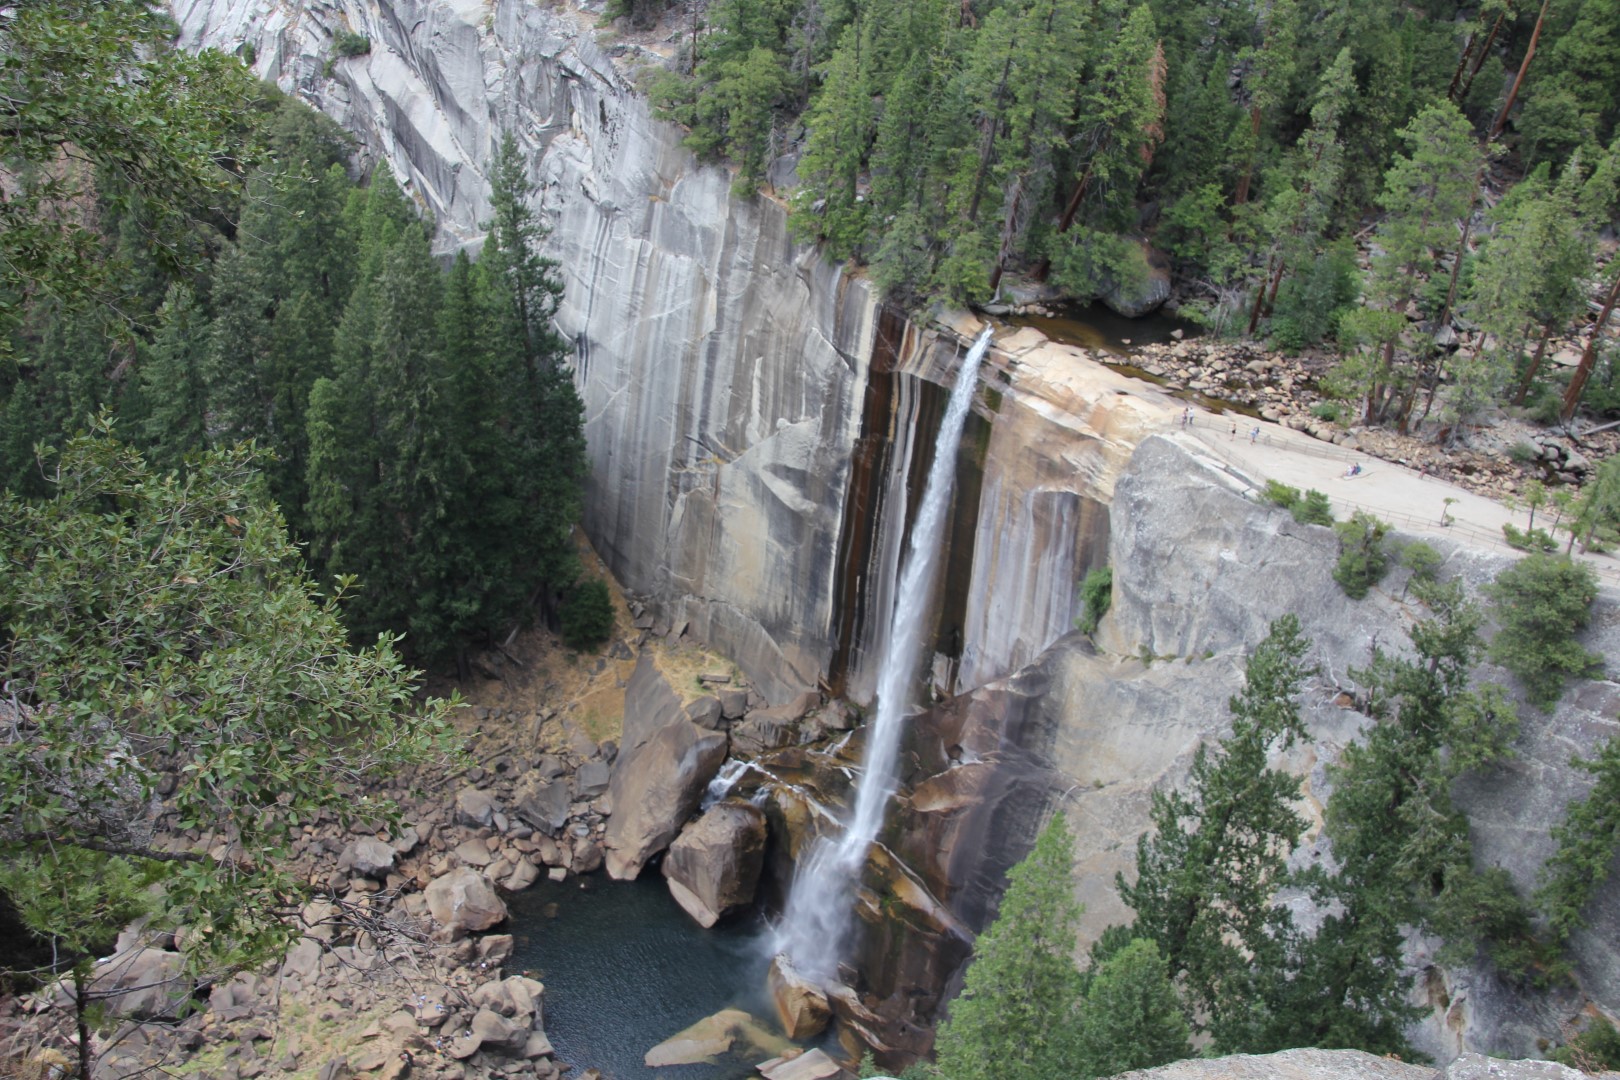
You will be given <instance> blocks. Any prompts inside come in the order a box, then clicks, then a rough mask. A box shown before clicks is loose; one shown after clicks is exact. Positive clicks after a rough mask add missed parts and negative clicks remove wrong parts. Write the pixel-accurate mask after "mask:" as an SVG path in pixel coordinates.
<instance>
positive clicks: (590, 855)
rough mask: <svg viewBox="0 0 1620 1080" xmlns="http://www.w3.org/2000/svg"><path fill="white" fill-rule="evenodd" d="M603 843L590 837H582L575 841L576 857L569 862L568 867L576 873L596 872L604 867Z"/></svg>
mask: <svg viewBox="0 0 1620 1080" xmlns="http://www.w3.org/2000/svg"><path fill="white" fill-rule="evenodd" d="M602 862H603V855H602V845H601V844H598V843H597V842H596V841H595V840H592V839H590V838H589V837H580V838H579V839H578V840H575V841H574V857H573V859H572V860H570V861H569V863H568V868H569V869H570V870H572V871H573V872H574V873H576V874H594V873H595V872H596V871H598V870H600V869H602Z"/></svg>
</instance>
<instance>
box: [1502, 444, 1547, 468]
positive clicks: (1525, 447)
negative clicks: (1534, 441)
mask: <svg viewBox="0 0 1620 1080" xmlns="http://www.w3.org/2000/svg"><path fill="white" fill-rule="evenodd" d="M1507 453H1508V457H1510V458H1512V459H1513V461H1514V463H1515V464H1517V465H1528V464H1530V463H1531V462H1532V461H1534V460H1536V458H1538V457H1540V456H1541V455H1540V454H1539V453H1537V452H1536V448H1535V447H1534V446H1532V445H1531V444H1530V443H1527V442H1525V441H1524V440H1523V439H1520V440H1519V441H1518V442H1516V443H1514V444H1513V445H1512V446H1510V447H1508V452H1507Z"/></svg>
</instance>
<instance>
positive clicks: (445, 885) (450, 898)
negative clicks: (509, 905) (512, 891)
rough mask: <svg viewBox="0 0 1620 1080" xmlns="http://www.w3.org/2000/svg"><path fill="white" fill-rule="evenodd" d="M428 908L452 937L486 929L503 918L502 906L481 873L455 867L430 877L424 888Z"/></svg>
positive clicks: (504, 917)
mask: <svg viewBox="0 0 1620 1080" xmlns="http://www.w3.org/2000/svg"><path fill="white" fill-rule="evenodd" d="M426 895H427V904H428V911H430V912H431V913H432V914H433V918H434V921H436V922H437V923H438V924H439V925H440V926H442V927H444V928H445V929H446V930H449V931H450V932H451V935H452V936H454V937H460V936H462V935H463V934H466V933H468V932H476V931H479V930H488V929H489V928H490V927H492V926H494V925H496V924H497V923H500V922H503V921H505V919H506V905H505V904H504V903H502V902H501V898H500V897H499V896H497V895H495V890H494V888H493V887H491V885H490V883H489V882H488V881H487V880H486V879H485V878H484V875H482V874H480V873H479V872H478V871H476V870H474V869H472V868H471V867H466V866H463V867H459V868H457V869H455V870H452V871H450V872H449V873H448V874H445V875H443V876H442V877H437V878H434V879H433V881H432V882H431V883H430V884H429V885H428V887H427V890H426Z"/></svg>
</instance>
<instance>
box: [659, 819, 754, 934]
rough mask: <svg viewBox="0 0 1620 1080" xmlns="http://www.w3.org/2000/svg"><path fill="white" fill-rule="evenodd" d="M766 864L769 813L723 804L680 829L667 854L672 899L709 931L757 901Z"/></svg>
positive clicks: (665, 864)
mask: <svg viewBox="0 0 1620 1080" xmlns="http://www.w3.org/2000/svg"><path fill="white" fill-rule="evenodd" d="M764 863H765V812H764V811H763V810H761V809H759V807H757V806H751V805H749V804H748V803H745V802H722V803H717V804H716V805H714V806H711V807H710V808H709V809H708V811H707V812H706V813H705V814H704V815H703V816H702V817H700V818H698V819H697V820H696V821H694V822H692V824H690V825H688V826H687V827H686V828H685V829H683V830H682V831H681V835H680V836H678V837H676V839H675V842H674V843H673V844H671V845H670V847H669V853H668V854H667V855H665V856H664V877H665V878H667V879H668V880H669V891H670V895H672V896H674V897H675V900H676V902H677V903H679V904H680V905H681V907H682V908H684V909H686V913H687V914H688V915H690V916H692V918H694V919H696V920H697V921H698V924H699V925H700V926H703V927H704V928H705V929H706V928H708V927H711V926H713V925H714V924H715V923H717V922H719V921H720V920H721V919H722V918H724V917H725V916H726V915H729V914H730V913H731V912H733V911H737V910H739V909H740V908H744V907H747V906H748V905H749V904H751V903H753V901H754V890H755V888H756V887H757V886H758V885H759V874H760V870H761V869H762V868H763V866H764Z"/></svg>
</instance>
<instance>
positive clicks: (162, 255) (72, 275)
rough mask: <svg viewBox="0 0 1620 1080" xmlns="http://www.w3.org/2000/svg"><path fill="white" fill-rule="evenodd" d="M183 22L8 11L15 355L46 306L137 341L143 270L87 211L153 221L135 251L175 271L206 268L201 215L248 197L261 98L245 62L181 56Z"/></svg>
mask: <svg viewBox="0 0 1620 1080" xmlns="http://www.w3.org/2000/svg"><path fill="white" fill-rule="evenodd" d="M172 26H173V23H172V21H171V20H169V19H168V18H167V17H166V16H165V15H163V14H162V10H161V8H160V7H159V6H157V5H155V4H153V3H150V2H148V0H108V2H104V0H41V2H37V3H27V4H22V5H18V6H15V7H12V8H8V9H7V10H6V11H5V12H4V13H3V14H0V131H3V132H4V133H5V136H4V140H3V142H0V168H3V169H4V171H5V172H6V174H7V177H8V180H7V182H6V190H5V193H4V195H3V197H0V352H4V351H5V350H6V349H7V347H8V346H9V341H8V340H7V339H8V338H9V336H10V333H11V332H12V331H13V330H14V329H15V328H16V327H17V326H19V325H20V323H21V320H22V317H23V315H24V313H25V310H26V309H27V307H28V306H29V305H30V304H31V303H34V302H39V301H45V300H48V301H50V302H51V303H53V304H55V305H58V306H59V307H61V308H62V309H64V310H73V309H78V308H84V307H99V309H100V313H101V315H102V317H103V318H104V319H105V320H106V321H107V322H108V324H109V325H111V326H113V327H115V328H118V329H119V330H120V331H121V332H124V331H127V329H128V327H127V317H126V315H125V314H124V312H123V311H122V310H121V307H120V305H119V301H120V300H121V299H122V297H123V294H124V292H125V290H126V288H127V286H128V284H129V280H128V279H129V275H130V273H131V263H130V262H129V261H126V259H125V258H123V257H122V255H123V254H124V253H122V252H114V253H112V257H111V258H109V251H108V245H106V244H105V243H104V238H103V237H102V236H101V235H100V234H99V233H98V224H99V222H98V219H97V215H96V214H95V213H88V212H85V211H86V210H87V209H88V207H89V206H91V205H94V204H95V203H96V201H97V200H99V201H100V203H101V204H102V206H103V207H104V209H105V211H106V212H107V213H109V214H110V216H111V217H113V218H114V219H117V218H122V217H124V216H129V217H131V218H133V219H134V220H135V221H138V222H139V226H140V227H139V229H137V230H135V231H133V232H132V233H131V239H132V241H133V245H132V250H130V251H129V252H128V253H129V254H130V255H133V256H138V257H139V258H140V259H143V260H150V261H151V262H152V263H153V264H155V265H156V266H158V267H161V268H163V269H164V270H165V271H166V272H167V271H178V270H180V269H185V268H195V267H196V266H198V265H199V264H200V263H201V261H202V258H203V256H204V254H205V250H206V249H205V236H204V235H203V234H202V232H201V230H200V220H201V219H202V218H203V217H205V216H206V215H208V214H210V213H212V212H214V210H215V208H216V207H218V206H220V205H222V204H224V203H229V202H232V201H234V193H235V191H236V190H237V186H238V184H239V181H240V174H239V173H238V172H237V170H238V169H239V168H240V164H241V163H242V162H243V161H246V160H251V159H252V157H253V156H254V153H255V151H254V147H253V145H252V140H251V138H250V131H251V124H252V122H253V121H254V119H255V118H256V113H255V110H254V109H253V107H252V106H253V104H254V102H255V101H256V100H257V99H258V98H259V97H260V91H259V90H258V88H257V86H256V84H255V83H254V81H253V79H252V77H251V75H250V74H249V73H248V72H247V70H246V69H245V68H244V67H243V66H242V63H241V61H239V60H238V59H237V58H236V57H233V56H227V55H225V54H223V53H220V52H215V51H212V50H209V51H204V52H201V53H196V54H191V53H187V52H183V51H181V50H179V49H175V48H173V47H172V46H171V42H170V38H171V34H172ZM65 159H71V160H73V161H74V162H78V163H82V166H81V165H75V166H72V167H65V168H64V167H60V166H61V164H62V162H63V161H64V160H65ZM74 419H75V421H76V422H80V423H82V422H83V421H84V419H85V416H84V415H82V414H81V415H79V416H77V417H75V418H74Z"/></svg>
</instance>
